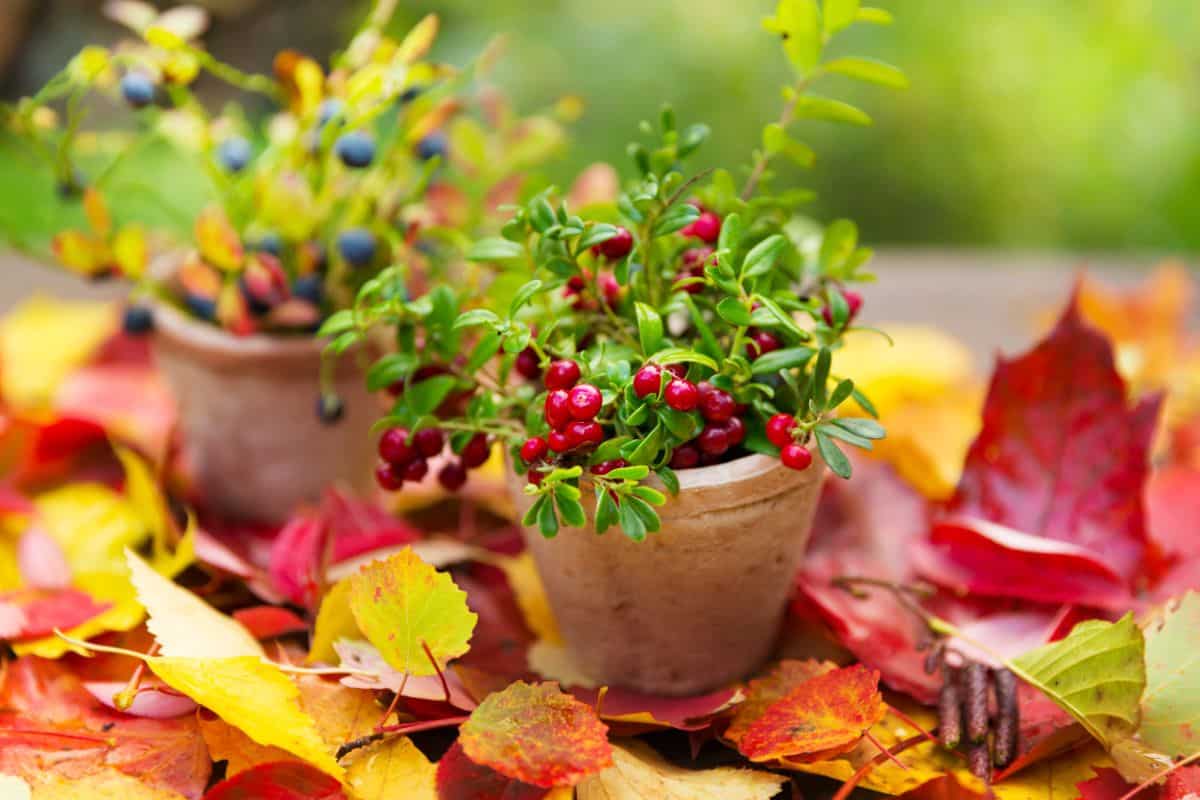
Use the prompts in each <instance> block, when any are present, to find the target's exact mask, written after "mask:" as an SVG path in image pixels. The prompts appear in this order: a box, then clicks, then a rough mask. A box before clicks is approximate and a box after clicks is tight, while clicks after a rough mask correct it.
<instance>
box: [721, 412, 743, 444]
mask: <svg viewBox="0 0 1200 800" xmlns="http://www.w3.org/2000/svg"><path fill="white" fill-rule="evenodd" d="M725 437H726V438H727V439H729V446H730V447H737V446H738V445H739V444H741V443H742V441H743V440H744V439H745V438H746V423H744V422H742V418H741V417H730V418H729V419H728V420H726V422H725Z"/></svg>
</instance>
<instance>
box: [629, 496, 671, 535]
mask: <svg viewBox="0 0 1200 800" xmlns="http://www.w3.org/2000/svg"><path fill="white" fill-rule="evenodd" d="M624 505H626V506H628V507H630V508H632V509H633V511H634V513H635V514H637V515H638V516H639V517H641V518H642V524H643V525H645V526H646V530H647V531H649V532H650V533H657V532H658V531H659V530H660V529H661V528H662V520H660V519H659V518H658V512H657V511H655V510H654V509H653V508H652V507H651V506H650V504H649V503H647V502H646V501H645V500H643V499H642V498H640V497H637V496H636V495H626V497H625V500H624Z"/></svg>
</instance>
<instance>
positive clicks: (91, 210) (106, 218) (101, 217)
mask: <svg viewBox="0 0 1200 800" xmlns="http://www.w3.org/2000/svg"><path fill="white" fill-rule="evenodd" d="M83 211H84V213H85V214H87V220H88V225H89V226H91V229H92V232H93V233H95V234H96V235H97V236H99V237H100V238H101V239H107V238H108V234H110V233H112V215H111V214H109V213H108V205H107V204H105V202H104V197H103V196H102V195H101V194H100V193H99V192H98V191H96V190H95V189H94V188H93V187H91V186H89V187H88V188H87V189H84V191H83Z"/></svg>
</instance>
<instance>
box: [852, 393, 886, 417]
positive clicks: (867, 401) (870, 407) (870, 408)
mask: <svg viewBox="0 0 1200 800" xmlns="http://www.w3.org/2000/svg"><path fill="white" fill-rule="evenodd" d="M850 396H851V397H853V398H854V402H856V403H858V405H859V406H860V407H862V410H863V411H865V412H867V413H868V414H870V415H871V416H872V417H875V418H876V419H878V418H879V411H878V409H876V408H875V404H874V403H872V402H871V398H869V397H867V396H866V395H865V394H863V393H862V391H861V390H859V389H855V390H854V392H853V393H852V394H851V395H850Z"/></svg>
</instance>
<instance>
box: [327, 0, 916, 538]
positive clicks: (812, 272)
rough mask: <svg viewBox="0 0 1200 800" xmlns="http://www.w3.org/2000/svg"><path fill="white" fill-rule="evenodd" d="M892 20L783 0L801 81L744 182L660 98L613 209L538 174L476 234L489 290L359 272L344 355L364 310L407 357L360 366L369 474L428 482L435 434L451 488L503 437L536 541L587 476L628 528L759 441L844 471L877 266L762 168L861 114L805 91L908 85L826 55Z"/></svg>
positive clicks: (807, 0) (795, 156) (862, 442)
mask: <svg viewBox="0 0 1200 800" xmlns="http://www.w3.org/2000/svg"><path fill="white" fill-rule="evenodd" d="M888 19H889V17H888V16H887V15H886V13H885V12H882V11H880V10H877V9H867V8H863V9H859V8H858V4H857V3H849V4H848V3H844V2H839V1H838V0H826V1H825V2H824V3H823V5H821V6H818V5H817V3H815V2H812V1H811V0H782V2H780V4H779V9H778V12H777V14H776V16H775V17H774V18H772V19H770V20H768V21H767V27H768V29H769V30H771V31H773V32H775V33H777V34H779V35H780V36H781V38H782V39H783V43H784V49H785V50H786V52H787V54H788V57H789V59H790V60H791V62H792V64H793V66H794V67H795V70H796V79H795V83H794V84H792V85H790V86H788V87H787V88H786V89H785V91H784V94H785V98H786V105H785V107H784V110H783V112H782V114H781V116H780V118H779V120H778V121H776V122H773V123H771V124H769V125H767V126H766V128H765V129H764V130H763V137H762V146H761V147H760V148H759V149H758V150H757V151H756V152H755V153H754V155H753V160H752V163H751V164H750V165H749V167H748V168H747V172H746V178H745V181H744V183H743V184H742V186H741V188H739V187H738V186H737V185H736V184H735V180H734V177H733V175H732V174H731V173H730V172H728V171H725V170H715V171H712V172H701V173H699V174H692V173H689V171H688V168H687V160H688V157H689V156H691V155H692V154H693V153H694V152H695V151H696V149H697V148H698V147H700V145H701V144H702V142H703V141H704V139H705V138H706V136H707V134H708V129H707V128H706V127H705V126H704V125H699V124H697V125H690V126H687V127H682V128H681V127H680V126H679V125H678V124H677V122H676V119H675V115H674V114H673V113H672V112H671V111H670V110H669V109H667V110H664V111H663V113H662V115H661V119H660V121H659V124H658V126H657V127H654V126H652V125H650V124H645V125H644V126H643V134H644V135H645V137H647V139H648V141H643V142H639V143H635V144H632V145H630V148H629V152H630V154H631V155H632V158H633V161H634V164H635V165H636V168H637V176H636V178H635V179H634V180H633V181H631V183H630V184H629V188H628V189H627V190H626V191H625V192H623V193H621V194H620V196H619V197H618V198H616V201H615V204H613V203H609V204H608V205H600V206H593V207H590V208H588V209H585V211H586V212H587V213H586V216H585V215H584V214H581V213H576V212H575V211H574V210H572V209H570V208H568V207H567V205H566V203H565V202H564V200H563V199H562V197H561V196H559V195H558V194H557V193H556V192H555V191H554V190H553V189H548V190H546V191H543V192H541V193H539V194H537V195H536V196H535V197H533V198H532V199H531V200H529V201H528V202H527V203H525V204H523V205H521V206H519V207H516V208H515V209H514V214H513V216H512V218H511V219H510V220H509V221H508V223H507V224H506V225H505V226H504V227H503V229H502V235H501V236H499V237H495V238H488V239H483V240H481V241H479V242H477V243H476V245H475V246H474V247H473V248H472V250H471V252H470V254H469V255H470V257H471V258H473V259H475V260H477V261H480V262H484V263H489V264H492V265H494V267H495V277H494V281H493V283H492V284H491V286H490V288H489V290H488V291H487V293H486V296H485V297H477V296H472V295H471V294H470V293H468V292H466V291H461V292H456V291H455V290H454V289H452V288H451V287H449V286H439V287H437V288H435V289H434V290H433V291H432V292H430V293H429V294H427V295H425V296H423V297H420V298H417V299H414V300H409V299H407V298H405V296H404V295H403V293H402V292H400V291H398V290H397V289H396V288H395V287H397V286H400V285H402V279H403V275H404V270H405V267H404V266H402V265H397V266H395V267H393V268H391V269H389V270H385V271H384V272H383V273H382V274H380V276H379V277H378V278H376V279H373V280H371V281H369V282H368V283H367V284H366V285H364V286H363V289H362V291H361V292H360V294H359V298H358V303H357V305H356V307H355V309H353V310H348V311H345V312H342V313H340V314H338V315H336V316H335V317H333V318H331V319H330V320H329V321H328V322H327V323H326V325H325V327H324V333H326V334H329V335H332V336H335V337H336V338H335V339H334V341H333V344H332V347H333V348H334V349H341V348H344V347H347V346H349V345H350V344H352V343H354V342H356V341H359V340H360V339H361V338H362V337H363V336H365V335H366V331H367V330H368V329H369V328H370V327H371V326H374V325H378V324H387V325H392V326H395V329H396V331H397V342H398V345H399V346H398V348H397V352H394V353H392V354H389V355H387V356H385V357H384V358H382V359H381V360H379V361H378V362H377V363H376V364H375V365H374V367H373V369H372V370H371V373H370V383H371V385H372V386H373V387H376V388H384V387H390V388H391V390H392V391H393V393H394V394H396V395H397V399H396V403H395V407H394V408H393V410H392V412H391V414H390V415H389V416H388V417H387V418H386V419H385V420H383V421H382V422H381V426H382V427H384V428H386V432H385V433H384V435H383V439H382V440H381V444H380V451H379V452H380V456H381V459H382V460H381V463H380V467H379V473H378V477H379V483H380V484H381V485H382V486H383V487H384V488H386V489H397V488H399V487H400V486H402V485H403V483H404V482H405V481H406V480H417V479H420V478H421V477H423V476H424V475H425V474H426V471H427V469H428V466H427V461H426V459H427V458H428V457H429V456H430V455H431V454H433V453H437V452H441V450H442V446H443V440H442V436H441V433H440V431H445V432H447V433H448V434H449V445H450V448H451V449H452V450H453V452H454V453H457V454H459V459H458V460H457V461H455V460H450V461H449V462H448V463H447V466H445V467H443V470H442V472H441V473H440V474H439V476H438V477H439V479H440V480H441V482H442V483H443V484H444V485H445V486H446V487H447V488H451V489H453V488H456V487H457V486H459V485H461V484H462V482H463V479H464V476H465V470H466V468H468V467H470V466H471V465H473V464H475V463H478V462H480V461H482V458H483V453H485V452H486V451H487V449H488V447H489V445H490V443H491V442H500V443H502V444H503V445H504V446H506V447H507V448H508V450H509V457H510V459H511V461H512V463H513V466H514V468H515V469H517V470H520V471H522V472H523V473H525V474H526V475H527V476H528V485H527V486H526V489H525V491H526V492H527V493H529V494H530V495H532V496H533V497H534V500H533V502H532V505H531V507H530V508H529V511H528V513H527V515H526V517H525V524H527V525H535V524H536V525H537V526H539V527H540V529H541V531H542V533H543V534H544V535H546V536H553V535H554V534H555V533H556V532H557V531H558V530H559V527H560V525H562V524H564V523H565V524H567V525H571V526H582V525H584V524H585V522H586V514H585V508H584V504H583V502H582V500H583V492H584V491H585V490H591V491H594V496H595V511H594V522H595V527H596V531H597V532H598V533H603V532H604V531H605V530H606V529H607V528H609V527H610V526H612V525H614V524H616V525H619V526H620V527H621V528H622V530H623V531H624V533H625V534H626V535H627V536H629V537H631V538H633V539H635V540H640V539H642V538H644V537H645V535H646V533H647V532H648V531H655V530H658V528H659V525H660V521H659V518H658V516H657V513H656V512H655V510H654V508H653V507H654V506H655V505H660V504H662V503H663V502H665V495H664V494H663V492H661V491H660V490H659V489H658V488H656V487H655V486H653V485H648V481H649V480H650V479H651V477H652V476H656V477H657V479H658V481H659V484H660V485H661V486H663V487H665V488H666V489H667V490H669V491H672V492H674V491H677V490H678V486H679V481H678V478H677V475H676V472H677V471H679V470H685V469H692V468H696V467H704V466H708V465H713V464H718V463H721V462H723V461H728V460H731V459H734V458H737V457H740V456H743V455H746V454H749V453H763V454H767V455H770V456H775V457H778V458H780V459H781V461H782V463H783V464H784V465H785V466H786V467H789V468H791V469H795V470H805V469H808V468H810V464H811V463H812V460H813V453H812V449H813V448H814V447H815V450H816V451H817V453H818V454H819V455H820V457H821V458H822V460H823V461H824V462H825V464H827V465H828V467H829V468H830V469H831V470H832V471H833V472H834V473H836V474H838V475H840V476H842V477H848V476H849V474H850V462H849V461H848V459H847V458H846V456H845V454H844V453H843V452H842V451H841V450H840V449H839V446H838V444H837V442H838V441H840V442H843V443H846V444H850V445H855V446H858V447H863V448H868V449H869V448H870V447H871V442H872V440H874V439H878V438H880V437H882V436H883V433H884V432H883V429H882V428H881V426H880V425H879V424H878V423H877V422H875V421H874V420H873V419H868V418H861V417H854V416H839V415H838V409H839V408H840V407H841V406H842V405H843V404H844V403H846V402H847V401H849V400H851V398H854V399H855V400H856V401H857V403H858V405H859V406H861V407H862V408H863V409H866V410H867V411H868V412H870V413H872V414H873V411H872V407H871V404H870V402H869V401H868V400H867V398H865V397H863V396H862V394H861V393H859V392H858V391H857V390H856V389H855V386H854V383H853V380H852V379H851V378H849V377H847V376H841V375H835V374H834V373H833V367H832V362H833V352H834V350H835V349H836V348H837V347H838V345H839V342H840V341H841V339H842V337H843V336H845V335H846V334H847V333H848V332H849V331H851V330H856V328H855V325H854V323H855V321H856V317H857V315H858V313H859V310H860V307H861V305H862V300H861V298H860V296H859V295H858V294H857V293H856V292H854V291H853V290H852V289H850V288H849V286H850V285H852V284H854V283H855V282H858V281H863V280H869V279H870V278H871V275H870V274H869V273H868V272H867V271H866V269H865V267H866V263H867V261H868V259H869V258H870V255H871V252H870V251H869V250H867V249H865V248H862V247H859V246H858V242H857V231H856V228H855V226H854V224H853V223H851V222H849V221H847V220H839V221H836V222H834V223H832V224H830V225H829V226H828V227H826V228H825V229H824V231H823V233H820V234H817V235H807V234H806V231H809V230H811V228H812V226H805V225H804V224H802V221H801V219H800V218H799V217H798V216H797V214H796V208H797V206H798V205H799V204H800V203H802V202H803V201H804V200H806V199H807V198H808V197H809V194H808V193H807V192H805V191H803V190H799V189H787V188H776V186H775V183H776V176H775V175H774V173H773V170H772V169H771V167H772V164H773V163H774V160H775V158H776V157H777V156H780V155H783V156H786V157H790V158H791V159H792V160H793V161H795V162H797V163H799V164H800V165H801V166H807V165H808V164H809V163H811V161H812V158H813V155H812V152H811V150H809V149H808V148H807V147H806V146H805V145H803V144H801V143H800V142H798V141H796V140H794V139H792V138H791V136H790V133H789V128H790V126H791V125H792V123H793V122H794V121H796V120H799V119H826V120H833V121H842V122H851V123H856V122H857V123H862V122H865V121H867V117H866V115H865V114H864V113H863V112H861V111H859V110H857V109H855V108H854V107H852V106H849V105H847V104H844V103H841V102H839V101H836V100H832V99H828V98H823V97H818V96H816V95H813V94H811V93H810V89H811V87H812V85H813V84H814V83H815V82H816V81H817V80H818V79H819V78H821V77H824V76H826V75H829V74H836V73H840V74H844V75H849V76H851V77H855V78H861V79H865V80H870V81H875V82H878V83H884V84H892V85H896V84H902V83H903V76H902V75H901V74H900V73H899V72H898V71H897V70H896V69H895V68H894V67H890V66H887V65H885V64H881V63H878V62H875V61H869V60H866V59H859V58H837V59H832V60H823V59H822V54H823V51H824V48H825V45H826V44H827V43H828V42H829V41H830V39H831V38H833V36H834V35H835V34H837V33H838V32H840V31H841V30H843V29H844V28H846V27H848V26H850V25H851V24H853V23H855V22H866V23H881V22H886V21H888ZM435 431H436V432H437V433H433V432H435ZM435 439H436V441H435ZM425 442H429V444H428V446H427V447H426V446H425V445H424V443H425Z"/></svg>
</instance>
